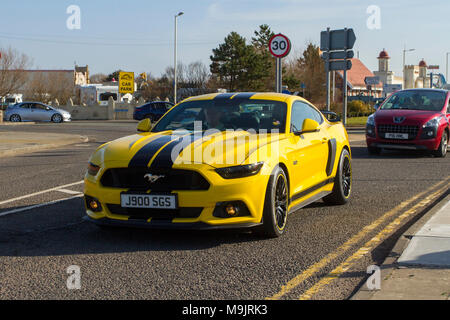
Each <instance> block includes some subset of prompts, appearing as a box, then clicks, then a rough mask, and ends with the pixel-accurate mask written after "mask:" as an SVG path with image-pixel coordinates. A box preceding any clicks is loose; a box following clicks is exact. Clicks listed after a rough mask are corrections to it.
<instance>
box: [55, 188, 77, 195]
mask: <svg viewBox="0 0 450 320" xmlns="http://www.w3.org/2000/svg"><path fill="white" fill-rule="evenodd" d="M56 191H58V192H62V193H67V194H81V193H82V192H80V191H73V190H68V189H58V190H56Z"/></svg>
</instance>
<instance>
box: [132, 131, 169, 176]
mask: <svg viewBox="0 0 450 320" xmlns="http://www.w3.org/2000/svg"><path fill="white" fill-rule="evenodd" d="M171 140H172V137H171V136H170V135H167V136H162V137H160V138H157V139H155V140H152V141H150V142H148V143H147V144H146V145H144V146H143V147H142V148H141V149H139V151H138V152H136V154H135V155H134V156H133V158H132V159H131V160H130V162H129V163H128V167H129V168H131V167H146V166H147V165H148V163H149V161H150V159H151V158H153V156H154V155H155V154H156V152H158V150H159V149H161V148H162V147H163V146H164V145H165V144H166V143H168V142H170V141H171Z"/></svg>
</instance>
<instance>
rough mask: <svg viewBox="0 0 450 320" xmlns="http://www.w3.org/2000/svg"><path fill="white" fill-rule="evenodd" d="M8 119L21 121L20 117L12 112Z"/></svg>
mask: <svg viewBox="0 0 450 320" xmlns="http://www.w3.org/2000/svg"><path fill="white" fill-rule="evenodd" d="M9 121H11V122H21V121H22V118H21V117H20V116H19V115H18V114H13V115H11V117H9Z"/></svg>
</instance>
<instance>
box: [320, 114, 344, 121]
mask: <svg viewBox="0 0 450 320" xmlns="http://www.w3.org/2000/svg"><path fill="white" fill-rule="evenodd" d="M322 114H323V115H324V116H325V117H326V118H327V120H328V121H330V122H339V121H341V117H339V116H338V114H337V113H336V112H333V111H322Z"/></svg>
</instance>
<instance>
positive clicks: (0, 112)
mask: <svg viewBox="0 0 450 320" xmlns="http://www.w3.org/2000/svg"><path fill="white" fill-rule="evenodd" d="M2 122H3V110H0V123H2Z"/></svg>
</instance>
